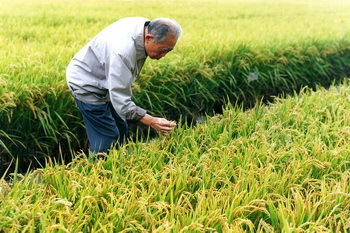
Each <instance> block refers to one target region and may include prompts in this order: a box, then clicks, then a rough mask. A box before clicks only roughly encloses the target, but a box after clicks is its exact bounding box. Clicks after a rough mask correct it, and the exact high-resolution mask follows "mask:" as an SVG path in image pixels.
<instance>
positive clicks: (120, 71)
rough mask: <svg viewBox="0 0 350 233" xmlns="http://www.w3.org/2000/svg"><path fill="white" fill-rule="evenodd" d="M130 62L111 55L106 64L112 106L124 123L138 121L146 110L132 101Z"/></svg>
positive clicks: (114, 54) (117, 55)
mask: <svg viewBox="0 0 350 233" xmlns="http://www.w3.org/2000/svg"><path fill="white" fill-rule="evenodd" d="M132 64H133V63H132V62H130V59H128V58H127V57H126V56H123V55H122V54H116V53H112V55H111V57H110V59H109V64H106V65H107V67H106V72H107V74H106V76H107V85H108V89H109V95H110V99H111V102H112V105H113V107H114V109H115V110H116V112H117V113H118V114H119V116H120V117H121V118H122V119H123V120H124V121H138V120H140V119H141V118H142V117H143V116H144V115H146V110H144V109H143V108H140V107H139V106H136V104H135V103H134V102H133V101H132V89H131V85H132V83H133V82H134V81H135V78H136V77H134V76H133V73H132V69H133V67H132Z"/></svg>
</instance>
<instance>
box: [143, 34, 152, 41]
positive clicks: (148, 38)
mask: <svg viewBox="0 0 350 233" xmlns="http://www.w3.org/2000/svg"><path fill="white" fill-rule="evenodd" d="M153 38H154V36H153V35H152V34H146V36H145V40H146V41H149V40H153Z"/></svg>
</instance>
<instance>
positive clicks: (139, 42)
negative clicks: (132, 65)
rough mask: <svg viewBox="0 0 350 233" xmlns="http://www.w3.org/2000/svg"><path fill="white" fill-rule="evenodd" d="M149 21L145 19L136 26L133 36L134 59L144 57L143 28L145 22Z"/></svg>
mask: <svg viewBox="0 0 350 233" xmlns="http://www.w3.org/2000/svg"><path fill="white" fill-rule="evenodd" d="M147 22H149V20H147V19H145V21H144V22H142V23H140V24H139V25H137V28H136V32H137V33H136V37H135V43H136V59H137V60H139V59H146V57H147V54H146V50H145V38H144V29H145V24H146V23H147Z"/></svg>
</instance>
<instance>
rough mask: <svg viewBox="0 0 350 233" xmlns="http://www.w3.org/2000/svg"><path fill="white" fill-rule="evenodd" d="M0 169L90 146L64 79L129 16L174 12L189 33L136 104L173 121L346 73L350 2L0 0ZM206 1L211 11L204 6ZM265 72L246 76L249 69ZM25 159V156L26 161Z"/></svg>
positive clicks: (142, 84)
mask: <svg viewBox="0 0 350 233" xmlns="http://www.w3.org/2000/svg"><path fill="white" fill-rule="evenodd" d="M0 4H1V9H0V19H1V20H0V24H1V25H0V26H1V27H0V47H1V49H0V57H1V58H2V59H1V60H0V125H1V128H0V153H1V154H2V156H1V163H0V164H1V166H2V167H0V169H1V170H5V169H6V168H7V166H8V165H9V163H10V161H11V160H12V159H16V158H20V159H21V160H22V161H23V164H25V165H24V167H25V168H24V170H26V167H27V165H28V163H30V162H32V163H35V161H36V160H41V161H43V160H42V159H43V158H45V157H47V156H53V155H55V156H56V157H57V155H59V154H61V156H63V157H69V154H70V152H69V151H70V150H75V151H76V150H79V149H81V148H85V144H86V141H85V140H83V138H86V137H85V136H83V135H84V129H83V127H82V125H81V122H82V120H81V117H80V114H79V112H78V111H77V109H76V108H75V106H74V102H73V101H72V98H71V96H70V93H69V92H68V89H67V87H66V84H65V68H66V65H67V64H68V62H69V60H70V59H71V58H72V56H73V55H74V54H75V53H76V52H77V51H78V50H79V49H80V48H81V47H82V46H83V45H84V44H85V43H86V42H87V41H88V40H89V39H90V38H91V37H93V36H94V35H95V34H96V33H97V32H99V31H100V30H101V29H103V28H104V27H105V26H107V25H109V24H110V23H112V22H114V21H115V20H117V19H119V18H122V17H126V16H145V17H148V18H155V17H160V16H166V17H171V18H175V19H176V20H177V21H178V22H179V23H180V24H181V25H182V27H183V29H184V34H183V36H182V38H181V39H180V41H179V43H178V46H177V49H176V50H175V51H173V52H172V54H169V55H168V56H167V57H165V58H164V59H163V60H161V61H147V64H146V66H145V69H144V70H143V72H142V74H141V77H140V78H139V79H138V81H137V83H136V84H135V86H134V93H135V102H136V103H137V104H139V105H141V106H142V107H144V108H146V109H148V110H149V112H150V113H152V114H155V115H166V116H167V117H168V118H171V119H174V120H177V119H179V118H180V117H182V118H186V117H189V118H193V117H195V116H196V115H198V114H213V112H214V111H216V112H218V111H221V108H222V105H223V104H226V102H228V101H231V102H233V103H235V102H240V103H241V102H243V103H244V104H245V105H247V106H251V105H254V103H255V101H256V99H261V97H265V99H266V100H272V99H273V98H274V96H277V95H280V94H281V93H292V92H293V91H294V90H298V89H300V88H302V87H304V86H310V87H315V85H316V84H322V85H325V86H327V85H329V84H330V83H332V81H333V79H336V80H339V79H342V78H343V77H345V76H348V75H349V71H350V68H349V64H350V63H349V62H348V60H349V59H350V52H349V44H350V43H349V30H348V25H349V23H350V22H349V21H350V17H349V12H350V4H349V2H348V1H346V0H336V1H328V0H322V1H316V0H311V1H308V2H304V1H299V0H296V1H288V0H284V1H277V0H272V1H262V0H261V1H260V0H250V1H239V0H235V1H224V0H219V1H194V0H188V1H143V0H138V1H110V0H103V1H99V2H98V3H96V2H94V1H90V0H88V1H78V0H75V1H65V0H48V1H47V0H45V1H43V0H38V1H24V0H16V1H9V0H0ZM208 9H210V11H209V12H210V13H208ZM252 72H258V75H259V78H258V79H257V80H255V81H252V82H249V80H248V76H249V74H250V73H252ZM20 164H22V163H20Z"/></svg>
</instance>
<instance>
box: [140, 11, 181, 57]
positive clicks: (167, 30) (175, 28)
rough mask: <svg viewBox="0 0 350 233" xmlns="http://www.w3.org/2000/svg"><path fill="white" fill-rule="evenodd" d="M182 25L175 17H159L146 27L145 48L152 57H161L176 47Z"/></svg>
mask: <svg viewBox="0 0 350 233" xmlns="http://www.w3.org/2000/svg"><path fill="white" fill-rule="evenodd" d="M181 32H182V31H181V27H180V25H179V24H178V23H177V22H176V21H175V20H173V19H168V18H158V19H154V20H152V21H151V22H150V23H149V24H148V25H147V26H146V27H145V50H146V53H147V55H148V56H149V57H150V58H151V59H157V60H158V59H160V58H162V57H164V56H165V55H166V54H167V53H168V52H170V51H171V50H173V49H174V47H175V45H176V42H177V40H178V39H179V37H180V36H181Z"/></svg>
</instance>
